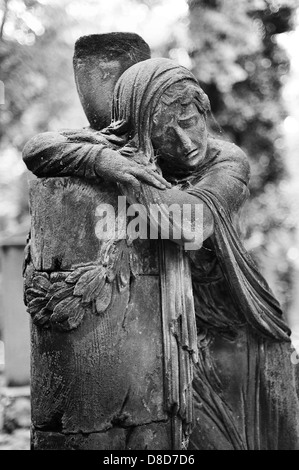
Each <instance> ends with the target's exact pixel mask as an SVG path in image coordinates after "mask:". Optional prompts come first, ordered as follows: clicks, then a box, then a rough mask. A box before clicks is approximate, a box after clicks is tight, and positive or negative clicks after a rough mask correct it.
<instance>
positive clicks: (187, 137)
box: [24, 59, 299, 450]
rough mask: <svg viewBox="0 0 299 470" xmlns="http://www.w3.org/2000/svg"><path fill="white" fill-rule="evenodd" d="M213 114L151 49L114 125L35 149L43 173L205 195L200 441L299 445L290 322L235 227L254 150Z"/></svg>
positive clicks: (130, 193) (190, 200)
mask: <svg viewBox="0 0 299 470" xmlns="http://www.w3.org/2000/svg"><path fill="white" fill-rule="evenodd" d="M209 115H210V104H209V99H208V97H207V95H206V94H205V93H204V92H203V90H202V89H201V88H200V86H199V84H198V82H197V80H196V79H195V77H194V76H193V75H192V73H191V72H190V71H189V70H187V69H186V68H184V67H182V66H179V65H177V64H176V63H174V62H172V61H170V60H168V59H148V60H145V61H142V62H139V63H137V64H135V65H133V66H131V67H130V68H129V69H128V70H126V71H125V72H124V73H123V74H122V75H121V76H120V78H119V80H118V82H117V84H116V87H115V90H114V97H113V106H112V121H111V124H110V125H109V126H108V127H106V128H104V129H102V130H100V131H96V130H91V129H86V130H81V131H65V132H61V133H59V134H58V133H45V134H41V135H40V136H37V137H36V138H34V139H32V140H31V141H30V142H29V143H28V144H27V145H26V147H25V149H24V161H25V163H26V165H27V166H28V168H29V169H30V170H31V171H33V172H34V173H35V174H36V175H37V176H38V177H52V176H54V177H57V176H76V177H79V178H84V179H90V180H92V181H97V182H98V184H101V181H103V180H109V181H112V182H114V183H115V182H116V183H117V184H118V188H119V193H120V194H125V195H126V196H127V198H128V200H129V202H131V203H134V202H138V203H142V204H143V205H144V206H145V207H146V208H148V210H149V207H150V204H152V203H156V204H159V205H160V206H161V207H162V206H163V204H166V205H170V204H173V203H176V204H179V205H180V206H182V205H183V204H188V205H189V206H191V208H192V209H193V212H192V211H191V212H192V213H195V209H194V208H195V206H196V205H201V206H202V208H203V245H202V246H201V247H198V249H194V250H192V251H185V254H184V256H185V257H187V258H188V259H189V260H190V263H191V275H192V287H193V298H194V305H195V314H196V328H197V347H198V361H197V363H196V365H195V367H194V378H193V405H194V418H193V428H192V433H191V436H190V441H189V449H199V450H202V449H218V450H233V449H234V450H259V449H298V448H299V434H298V432H299V429H298V425H299V413H298V412H299V408H298V397H297V392H296V383H295V376H294V366H293V365H292V363H291V360H290V355H291V351H290V343H289V341H290V340H289V336H290V331H289V328H288V327H287V325H286V323H285V320H284V318H283V314H282V312H281V309H280V306H279V304H278V302H277V300H276V299H275V298H274V296H273V294H272V292H271V290H270V289H269V287H268V285H267V283H266V281H265V280H264V279H263V277H262V276H261V274H260V273H259V271H258V269H257V268H256V266H255V264H254V262H253V260H252V259H251V257H250V255H249V254H248V252H246V250H245V248H244V246H243V245H242V242H241V241H240V238H239V235H238V233H237V231H236V229H235V221H236V216H237V214H238V212H239V210H240V208H241V207H242V205H243V203H244V201H245V200H246V198H247V196H248V182H249V165H248V161H247V158H246V156H245V155H244V153H243V152H242V151H241V150H240V149H239V148H238V147H237V146H236V145H234V144H232V143H230V142H227V141H225V140H222V139H220V138H218V137H214V136H213V135H212V133H211V132H210V131H209V129H208V120H209ZM193 222H195V221H193ZM189 235H190V234H189ZM186 238H188V237H186ZM184 241H185V240H184V239H181V240H175V239H173V240H172V243H177V244H180V245H182V244H184Z"/></svg>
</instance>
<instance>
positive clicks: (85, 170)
mask: <svg viewBox="0 0 299 470" xmlns="http://www.w3.org/2000/svg"><path fill="white" fill-rule="evenodd" d="M23 159H24V162H25V164H26V165H27V168H28V169H29V170H30V171H32V172H33V173H34V174H35V175H36V176H38V177H57V176H75V177H79V178H86V179H89V180H95V181H101V180H102V181H103V180H104V181H110V182H114V183H117V182H119V183H122V184H131V185H132V186H133V188H134V189H135V190H138V189H139V181H143V182H145V183H147V184H149V185H153V186H155V187H157V188H159V189H165V188H167V187H170V186H171V185H170V184H169V183H167V181H166V180H164V178H163V177H162V176H161V175H159V174H158V173H156V172H154V171H152V170H147V169H146V168H145V167H144V166H142V165H138V164H137V163H135V162H134V161H131V160H129V159H128V158H126V157H123V156H122V155H121V154H120V153H119V152H117V151H115V150H113V149H112V148H111V144H109V142H108V141H107V140H106V139H105V137H104V136H103V135H101V133H99V132H97V133H95V132H92V131H88V130H79V131H65V132H61V133H59V132H45V133H43V134H39V135H37V136H36V137H34V138H32V139H31V140H30V141H29V142H28V143H27V144H26V145H25V147H24V150H23Z"/></svg>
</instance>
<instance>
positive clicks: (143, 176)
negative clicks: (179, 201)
mask: <svg viewBox="0 0 299 470" xmlns="http://www.w3.org/2000/svg"><path fill="white" fill-rule="evenodd" d="M95 172H96V174H97V175H98V176H100V177H102V178H105V179H107V180H109V181H113V182H115V183H120V184H123V185H129V186H132V188H133V190H134V191H136V192H137V193H138V192H139V190H140V182H141V181H142V182H143V183H146V184H149V185H151V186H154V187H155V188H158V189H167V188H171V184H170V183H168V181H166V180H165V179H164V178H163V176H161V175H159V174H158V173H156V172H155V171H154V170H153V169H150V168H147V167H146V166H144V165H140V164H138V163H136V162H134V161H133V160H129V159H128V158H126V157H123V156H122V155H121V154H120V153H119V152H117V151H115V150H112V149H109V148H104V149H102V150H101V154H100V156H99V158H98V159H97V161H96V165H95Z"/></svg>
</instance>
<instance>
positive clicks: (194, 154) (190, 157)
mask: <svg viewBox="0 0 299 470" xmlns="http://www.w3.org/2000/svg"><path fill="white" fill-rule="evenodd" d="M197 156H198V149H197V148H195V149H193V150H191V151H190V152H188V153H187V154H186V155H185V159H186V160H193V159H194V158H195V157H197Z"/></svg>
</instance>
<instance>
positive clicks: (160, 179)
mask: <svg viewBox="0 0 299 470" xmlns="http://www.w3.org/2000/svg"><path fill="white" fill-rule="evenodd" d="M145 171H147V172H148V173H150V174H151V175H153V176H154V177H155V178H156V179H157V180H158V181H160V182H161V183H163V184H164V185H165V186H166V187H167V188H169V189H170V188H171V187H172V186H171V183H169V182H168V181H167V180H166V179H165V178H163V176H162V175H159V173H156V172H155V171H154V170H145Z"/></svg>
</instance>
